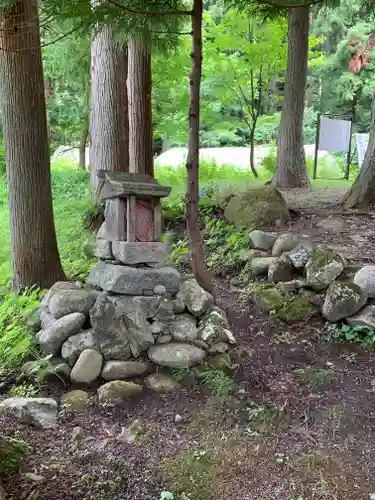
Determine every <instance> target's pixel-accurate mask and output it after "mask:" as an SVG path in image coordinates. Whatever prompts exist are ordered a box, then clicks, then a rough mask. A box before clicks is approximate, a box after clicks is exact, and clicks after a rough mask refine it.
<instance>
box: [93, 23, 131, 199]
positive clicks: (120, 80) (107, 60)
mask: <svg viewBox="0 0 375 500" xmlns="http://www.w3.org/2000/svg"><path fill="white" fill-rule="evenodd" d="M91 63H92V68H91V69H92V83H91V131H90V175H91V186H92V189H93V190H95V188H96V186H97V177H96V171H97V170H99V169H101V170H112V171H120V172H127V171H128V169H129V135H128V126H127V115H128V111H127V110H128V98H127V89H126V78H127V49H126V47H125V46H124V45H122V44H121V43H120V42H119V41H118V40H117V38H116V36H115V33H114V31H113V29H112V28H111V26H104V27H103V28H101V30H100V31H99V32H98V33H97V34H96V36H95V38H94V40H93V42H92V47H91Z"/></svg>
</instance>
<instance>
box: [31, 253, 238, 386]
mask: <svg viewBox="0 0 375 500" xmlns="http://www.w3.org/2000/svg"><path fill="white" fill-rule="evenodd" d="M40 311H41V324H42V329H41V330H40V331H39V333H38V335H37V338H38V341H39V345H40V348H41V350H42V352H43V353H44V354H45V355H53V358H52V363H53V364H54V365H55V366H56V367H59V371H60V373H63V374H64V375H65V376H66V375H68V376H69V377H70V380H71V381H72V382H73V383H82V384H90V383H92V382H94V381H95V380H97V379H99V380H103V381H106V382H109V381H113V380H122V379H129V378H133V377H140V376H142V375H144V374H146V373H148V372H150V371H155V366H160V367H166V368H190V367H191V366H193V365H195V364H198V363H200V362H202V361H204V360H205V359H207V357H208V356H210V355H216V354H218V353H220V354H221V353H225V352H226V351H227V350H228V347H229V344H233V343H235V339H234V337H233V335H232V333H231V331H230V329H229V324H228V320H227V318H226V316H225V313H224V312H223V311H222V310H220V309H219V308H217V307H216V306H214V301H213V298H212V296H211V295H210V294H209V293H207V292H206V291H204V290H203V289H202V288H201V287H200V286H199V284H198V283H197V282H196V281H195V280H194V279H187V280H183V279H182V278H181V276H180V274H179V273H178V271H177V270H176V269H174V268H171V267H163V268H151V267H146V266H145V267H131V266H125V265H114V264H113V263H107V262H104V261H101V262H99V263H98V264H97V266H96V267H95V268H94V269H93V270H92V271H91V272H90V273H89V275H88V277H87V280H86V284H83V283H78V282H76V283H72V282H58V283H56V284H55V285H54V286H53V287H52V288H51V289H50V290H49V291H48V293H47V294H46V296H45V297H44V299H43V301H42V304H41V310H40Z"/></svg>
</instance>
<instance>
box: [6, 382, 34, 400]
mask: <svg viewBox="0 0 375 500" xmlns="http://www.w3.org/2000/svg"><path fill="white" fill-rule="evenodd" d="M39 390H40V388H39V387H37V386H36V385H34V384H31V383H28V382H23V383H22V384H19V385H14V386H13V387H11V388H10V389H9V391H8V394H9V396H10V397H16V398H32V397H34V396H36V395H37V394H38V392H39Z"/></svg>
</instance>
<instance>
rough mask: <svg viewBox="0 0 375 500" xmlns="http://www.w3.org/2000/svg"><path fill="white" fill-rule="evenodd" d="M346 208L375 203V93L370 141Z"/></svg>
mask: <svg viewBox="0 0 375 500" xmlns="http://www.w3.org/2000/svg"><path fill="white" fill-rule="evenodd" d="M343 204H344V208H367V207H369V206H371V205H374V204H375V94H374V95H373V98H372V116H371V127H370V137H369V143H368V147H367V151H366V155H365V159H364V160H363V164H362V167H361V171H360V172H359V174H358V177H357V178H356V180H355V181H354V183H353V185H352V187H351V188H350V191H349V192H348V194H347V195H346V196H345V198H344V200H343Z"/></svg>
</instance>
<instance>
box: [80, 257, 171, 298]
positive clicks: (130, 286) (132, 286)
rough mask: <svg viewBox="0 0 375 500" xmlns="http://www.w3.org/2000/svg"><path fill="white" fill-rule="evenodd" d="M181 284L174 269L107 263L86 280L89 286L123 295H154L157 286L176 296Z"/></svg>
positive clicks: (99, 264) (103, 263) (98, 267)
mask: <svg viewBox="0 0 375 500" xmlns="http://www.w3.org/2000/svg"><path fill="white" fill-rule="evenodd" d="M180 282H181V276H180V273H179V272H178V271H177V270H176V269H174V268H173V267H162V268H158V269H155V268H147V267H145V268H135V267H126V266H114V265H113V264H107V263H106V262H99V263H98V264H97V265H96V266H95V267H94V269H92V270H91V271H90V273H89V274H88V276H87V278H86V283H87V284H88V285H91V286H94V287H96V288H101V289H102V290H104V291H106V292H114V293H119V294H123V295H152V294H153V290H154V288H155V286H156V285H163V286H164V287H165V288H166V291H167V293H171V294H173V295H174V294H176V293H177V291H178V288H179V285H180Z"/></svg>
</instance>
